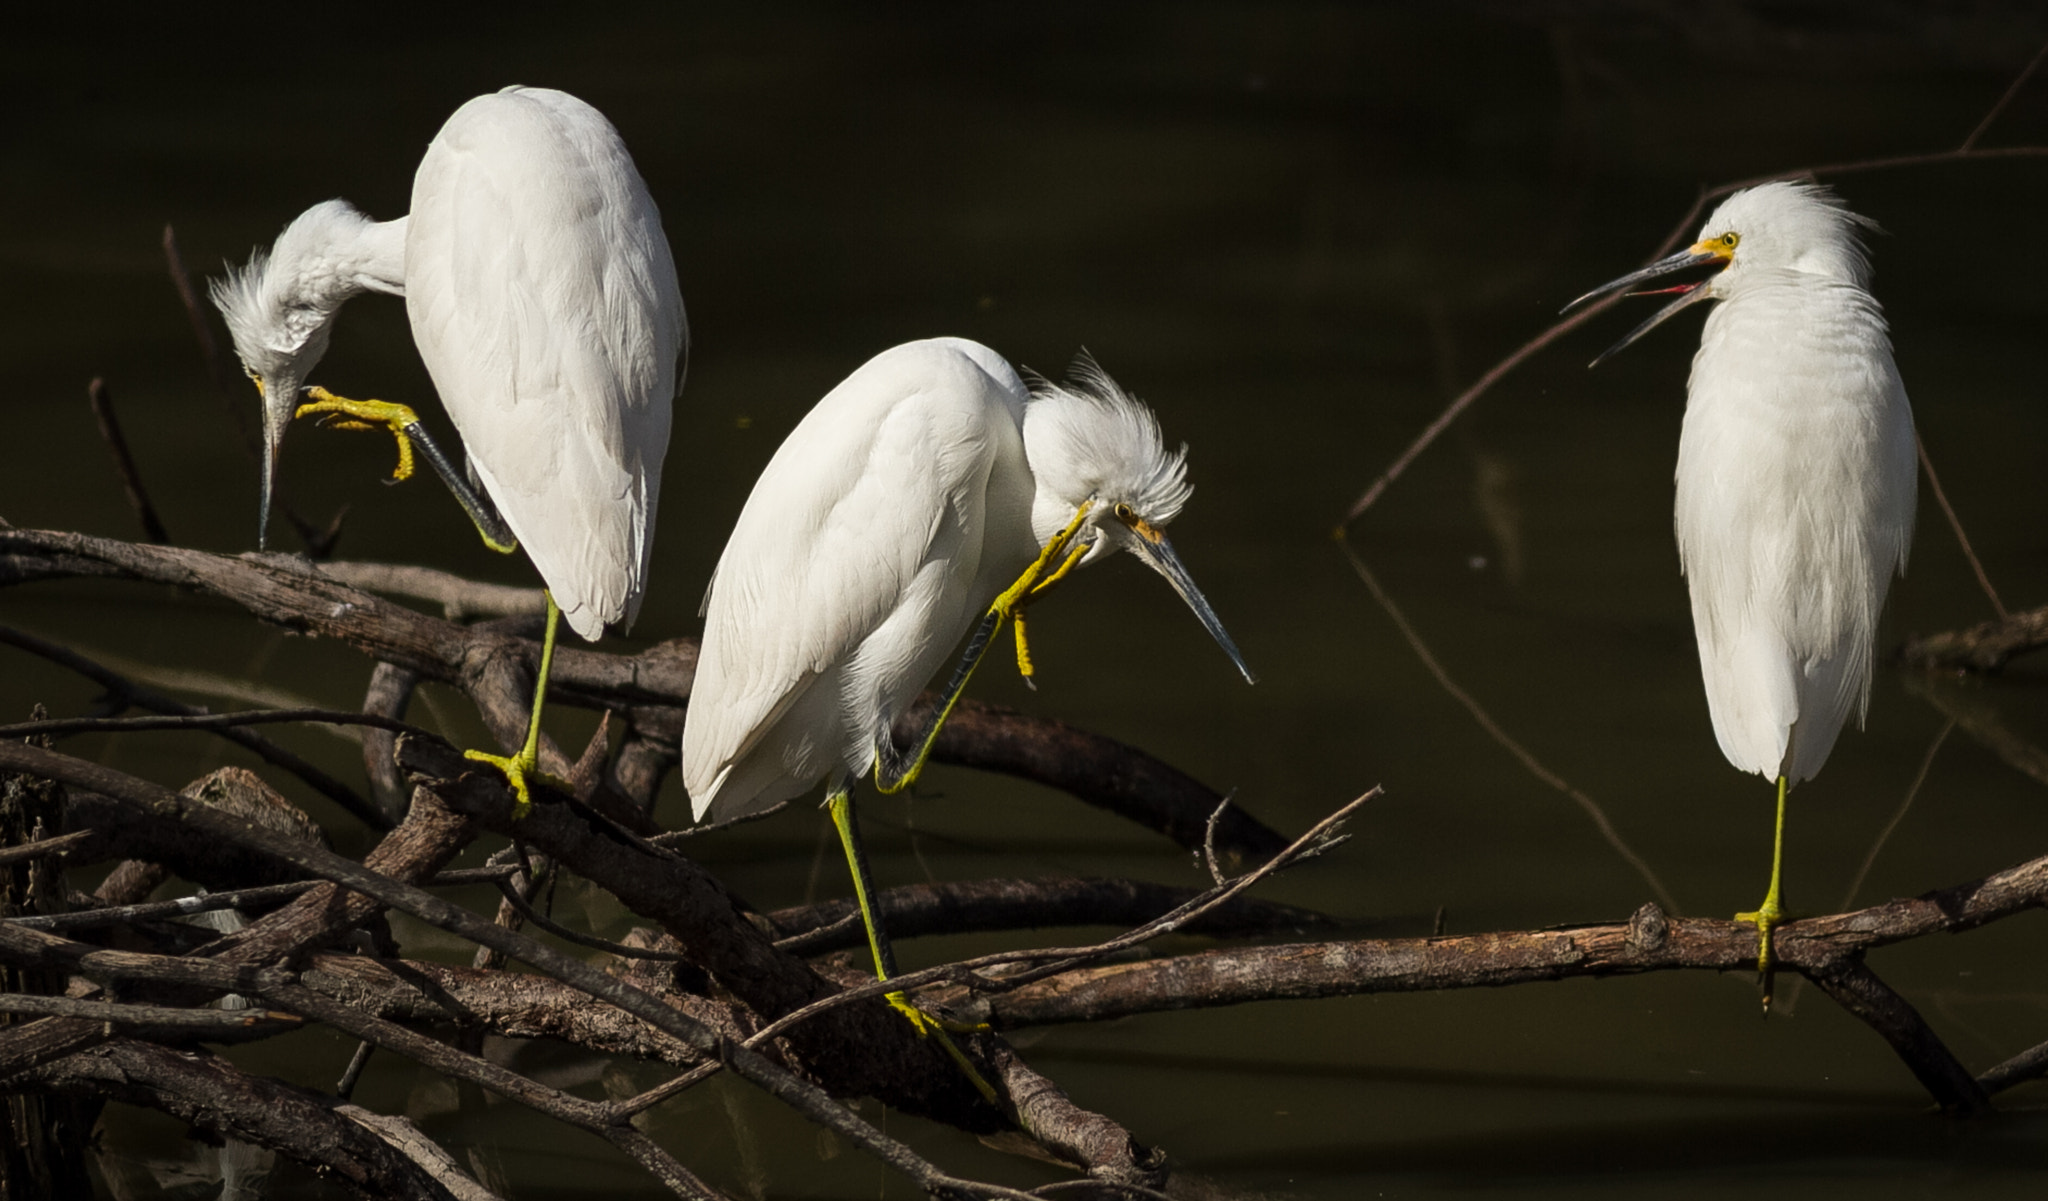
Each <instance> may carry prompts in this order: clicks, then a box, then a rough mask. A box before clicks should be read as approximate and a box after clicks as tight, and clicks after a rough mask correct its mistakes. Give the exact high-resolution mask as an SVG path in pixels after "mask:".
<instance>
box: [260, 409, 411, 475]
mask: <svg viewBox="0 0 2048 1201" xmlns="http://www.w3.org/2000/svg"><path fill="white" fill-rule="evenodd" d="M306 395H307V396H309V397H311V398H312V399H311V401H310V402H308V403H306V404H302V405H300V406H299V407H298V409H297V411H295V412H294V413H293V414H292V415H293V416H294V417H311V416H313V415H315V414H322V415H323V417H322V423H323V424H325V425H328V426H331V427H333V428H334V429H343V430H375V429H388V430H390V431H391V436H392V437H394V438H396V439H398V466H397V467H396V468H394V469H393V470H392V472H391V481H392V482H393V483H396V482H398V481H400V480H407V479H411V478H412V472H413V463H412V439H411V438H409V437H407V436H406V433H405V431H406V428H407V427H408V426H415V425H418V424H419V422H420V419H419V414H417V413H415V412H413V411H412V408H411V407H410V406H408V405H402V404H393V403H391V402H390V401H386V400H350V399H349V398H348V397H346V396H336V395H335V394H334V393H332V392H329V391H328V390H327V389H325V388H322V387H318V386H315V387H311V388H308V389H306Z"/></svg>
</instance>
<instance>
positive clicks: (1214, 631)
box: [1023, 350, 1254, 681]
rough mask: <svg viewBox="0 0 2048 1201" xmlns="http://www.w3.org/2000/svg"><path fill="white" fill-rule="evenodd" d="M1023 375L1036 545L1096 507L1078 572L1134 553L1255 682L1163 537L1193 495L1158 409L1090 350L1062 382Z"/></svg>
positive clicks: (1182, 458)
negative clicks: (1119, 379) (1119, 381)
mask: <svg viewBox="0 0 2048 1201" xmlns="http://www.w3.org/2000/svg"><path fill="white" fill-rule="evenodd" d="M1023 374H1024V379H1025V382H1027V383H1028V384H1029V385H1030V386H1031V401H1030V403H1029V404H1028V405H1026V406H1025V409H1024V457H1025V459H1026V460H1027V461H1028V462H1029V463H1030V465H1031V475H1032V479H1033V481H1034V483H1035V485H1036V493H1035V497H1034V499H1033V502H1032V513H1031V524H1032V532H1033V533H1034V535H1036V537H1037V538H1038V541H1039V543H1040V544H1041V545H1043V544H1044V543H1046V542H1048V541H1049V540H1051V539H1052V538H1053V537H1054V536H1055V535H1057V534H1058V533H1059V532H1060V531H1061V530H1062V529H1064V528H1065V527H1066V526H1067V524H1068V523H1069V522H1070V521H1072V520H1073V519H1074V514H1075V512H1076V511H1077V510H1079V509H1080V508H1081V507H1082V506H1083V505H1087V506H1089V508H1088V512H1087V514H1086V515H1085V517H1084V519H1083V525H1082V527H1081V529H1080V531H1079V532H1078V533H1077V534H1076V535H1075V537H1076V539H1077V541H1079V542H1081V543H1084V544H1086V545H1087V546H1088V551H1087V553H1086V554H1085V555H1084V556H1083V557H1082V559H1081V564H1082V565H1086V564H1088V563H1092V562H1094V561H1095V560H1097V559H1100V558H1103V557H1105V556H1107V555H1110V554H1114V553H1115V552H1116V551H1118V550H1129V551H1130V552H1131V553H1132V554H1133V555H1135V556H1137V557H1138V558H1139V559H1140V560H1142V561H1143V562H1144V563H1145V565H1146V566H1147V567H1150V568H1151V569H1152V570H1154V571H1156V572H1158V573H1159V574H1160V575H1161V576H1163V577H1165V579H1166V582H1167V583H1169V584H1171V585H1172V586H1173V590H1174V591H1175V592H1178V593H1179V594H1180V597H1181V599H1182V600H1184V601H1186V602H1187V605H1188V607H1189V608H1190V609H1193V610H1194V612H1195V616H1196V618H1198V619H1199V620H1200V621H1201V623H1202V627H1203V628H1204V629H1206V630H1208V631H1209V635H1210V637H1212V638H1214V639H1215V640H1216V642H1217V644H1218V645H1219V646H1221V647H1222V648H1223V650H1224V653H1225V654H1227V655H1229V656H1230V661H1231V662H1232V663H1234V664H1236V665H1237V669H1238V670H1239V671H1240V672H1242V673H1243V674H1244V678H1245V679H1246V680H1247V681H1250V680H1252V679H1253V678H1254V677H1253V676H1252V673H1251V669H1250V668H1248V667H1246V666H1245V663H1244V656H1243V655H1242V654H1240V653H1239V652H1238V649H1237V644H1236V643H1234V642H1232V641H1231V639H1230V635H1229V634H1228V633H1226V632H1224V629H1223V623H1222V621H1221V620H1219V619H1218V618H1217V616H1216V612H1215V610H1214V609H1212V608H1210V607H1209V602H1208V600H1207V599H1205V598H1204V597H1203V596H1202V592H1201V590H1200V589H1199V588H1197V587H1195V581H1194V578H1193V577H1192V576H1190V575H1189V574H1188V570H1187V568H1186V567H1184V566H1182V565H1181V561H1180V556H1179V555H1177V554H1175V553H1174V549H1173V544H1172V543H1171V542H1169V541H1167V538H1166V525H1167V523H1168V522H1170V521H1172V520H1173V519H1174V518H1175V517H1178V516H1179V515H1180V511H1181V508H1182V507H1183V506H1185V505H1186V504H1187V502H1188V496H1189V495H1190V494H1191V493H1193V491H1194V485H1192V484H1190V483H1188V478H1187V446H1186V445H1185V444H1183V445H1181V446H1180V447H1179V448H1178V449H1176V450H1173V451H1168V450H1167V449H1166V444H1165V443H1164V442H1163V441H1162V440H1161V438H1160V435H1159V419H1158V418H1156V417H1154V416H1153V415H1152V410H1151V409H1149V408H1147V407H1145V405H1144V404H1143V403H1142V402H1141V401H1139V400H1138V399H1137V398H1136V397H1134V396H1132V395H1130V394H1129V393H1127V392H1125V391H1124V390H1123V389H1122V388H1121V387H1118V386H1117V383H1116V381H1115V380H1113V379H1111V378H1110V377H1109V373H1108V372H1106V371H1104V370H1103V369H1102V367H1101V366H1100V365H1099V364H1097V363H1096V361H1095V359H1094V357H1093V356H1092V355H1090V354H1089V353H1088V352H1087V351H1086V350H1083V351H1082V352H1081V353H1079V354H1078V355H1076V356H1074V361H1073V363H1072V364H1071V365H1069V366H1068V368H1067V378H1066V381H1065V382H1064V383H1058V384H1055V383H1053V382H1051V381H1050V380H1047V379H1046V378H1044V377H1043V376H1040V375H1037V374H1036V373H1033V372H1030V371H1026V372H1024V373H1023Z"/></svg>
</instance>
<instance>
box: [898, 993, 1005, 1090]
mask: <svg viewBox="0 0 2048 1201" xmlns="http://www.w3.org/2000/svg"><path fill="white" fill-rule="evenodd" d="M884 998H885V999H886V1000H887V1001H888V1002H889V1007H890V1008H891V1009H894V1010H895V1011H896V1012H898V1013H900V1014H902V1015H903V1016H904V1017H905V1018H908V1019H909V1020H910V1025H911V1028H912V1029H914V1030H916V1031H917V1036H918V1037H919V1038H936V1039H938V1040H939V1046H940V1047H941V1048H942V1049H944V1051H945V1052H946V1054H947V1055H948V1056H949V1057H950V1058H951V1059H952V1060H953V1062H954V1064H955V1065H957V1066H958V1067H959V1068H960V1071H961V1072H962V1073H964V1074H965V1075H966V1077H967V1080H968V1083H970V1084H972V1085H974V1090H975V1091H976V1092H978V1093H980V1094H981V1099H982V1100H984V1101H986V1102H988V1103H989V1104H991V1105H994V1104H996V1090H995V1088H994V1086H992V1085H991V1084H989V1082H988V1081H987V1080H986V1079H984V1078H983V1077H982V1074H981V1070H980V1069H979V1068H977V1067H975V1066H974V1061H973V1060H971V1059H969V1058H967V1053H966V1052H964V1051H962V1050H961V1049H960V1048H959V1047H958V1046H956V1045H955V1044H954V1042H953V1040H952V1039H951V1038H948V1037H947V1036H946V1031H948V1030H952V1031H953V1032H955V1033H957V1034H974V1033H978V1032H981V1031H985V1030H987V1029H988V1026H987V1025H986V1024H971V1023H968V1022H955V1021H949V1020H947V1019H945V1018H941V1017H935V1016H933V1015H931V1014H929V1013H926V1012H925V1011H924V1010H922V1009H919V1008H918V1007H917V1006H915V1005H912V1004H911V1003H910V998H909V997H907V996H905V995H903V994H902V993H900V992H892V993H886V994H884Z"/></svg>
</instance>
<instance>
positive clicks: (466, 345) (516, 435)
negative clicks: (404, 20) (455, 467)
mask: <svg viewBox="0 0 2048 1201" xmlns="http://www.w3.org/2000/svg"><path fill="white" fill-rule="evenodd" d="M406 291H407V310H408V312H409V313H410V315H411V318H412V329H413V338H414V340H415V341H416V342H417V343H418V344H419V348H420V355H421V357H422V358H423V359H424V360H425V361H426V365H427V370H428V372H429V373H430V374H431V375H432V376H433V379H434V386H435V388H436V390H437V391H438V392H439V393H440V395H441V402H442V404H443V405H444V406H445V407H446V409H447V410H448V415H449V417H450V419H452V420H453V421H454V423H455V426H456V429H457V430H459V431H460V432H461V434H462V441H463V445H464V447H465V448H466V449H467V451H468V452H469V457H470V462H471V465H472V466H473V468H474V470H475V472H476V474H477V476H478V478H479V479H480V480H481V481H482V483H483V486H484V489H485V490H486V491H487V492H488V493H489V494H490V497H491V499H492V501H493V502H495V503H496V504H497V506H498V509H499V511H500V512H501V513H503V514H504V517H505V520H506V522H507V523H508V524H509V525H510V526H511V527H512V531H513V533H514V534H516V535H517V536H518V538H519V542H520V545H521V546H522V547H524V549H525V550H526V553H527V555H528V556H529V557H530V558H531V559H532V560H533V563H534V566H535V567H536V568H537V569H538V570H539V571H540V574H541V578H542V579H543V580H545V581H546V582H547V585H548V588H549V589H550V590H551V591H552V592H553V593H554V596H555V600H556V602H557V603H558V604H560V605H561V608H562V613H563V616H564V617H565V618H566V619H567V620H568V622H569V624H570V626H571V627H572V628H574V629H575V630H576V632H577V633H579V634H581V635H583V636H584V637H585V638H591V639H594V638H596V637H598V636H599V635H600V634H601V633H602V632H603V628H604V626H605V625H607V624H616V625H619V626H622V627H623V626H628V625H630V624H631V623H632V621H633V618H634V616H635V614H636V613H637V612H638V610H639V605H640V599H641V596H642V594H643V593H644V591H645V589H646V583H647V566H648V558H649V554H650V551H651V549H652V545H653V537H654V518H655V510H656V507H657V505H658V503H659V499H660V489H661V465H662V459H663V456H664V455H665V454H666V452H667V449H668V436H669V422H670V405H671V401H672V399H673V397H674V395H675V392H676V389H677V387H678V384H679V382H680V378H681V374H680V370H681V369H680V363H679V360H680V358H681V357H682V356H683V355H684V354H685V352H686V351H687V347H688V329H687V325H686V323H685V319H684V315H683V303H682V295H681V291H680V289H679V287H678V285H677V282H676V273H675V263H674V261H673V259H672V258H671V257H670V254H669V248H668V241H667V239H666V238H665V237H664V236H663V234H662V229H661V218H660V214H659V212H658V211H657V210H656V208H655V205H654V201H653V200H652V199H651V198H650V197H649V196H648V194H647V188H646V185H645V184H644V183H643V182H642V181H641V179H640V176H639V173H638V172H637V171H636V170H635V169H634V166H633V161H632V158H631V157H630V156H629V155H628V154H627V153H626V149H625V146H624V144H623V143H622V142H621V141H620V140H619V136H618V133H617V131H615V130H614V129H613V128H612V127H611V124H610V123H609V122H607V121H606V120H605V119H604V117H603V115H602V114H600V113H598V112H597V110H595V109H593V108H591V107H590V106H589V105H587V104H584V103H583V102H582V101H580V100H577V99H575V98H574V97H572V96H568V95H565V94H563V93H560V92H552V91H547V90H543V89H532V88H508V89H506V90H505V91H503V92H499V93H496V94H494V95H490V96H482V97H478V98H477V99H475V100H472V101H470V102H469V103H468V104H465V105H463V106H462V108H461V109H459V110H458V111H457V112H456V113H455V115H454V116H452V117H450V118H449V119H448V123H447V124H446V125H445V126H443V127H442V129H441V132H440V134H439V135H438V136H436V138H435V139H434V142H433V144H432V145H431V146H430V147H429V148H428V150H427V154H426V157H425V158H424V159H423V160H422V161H421V163H420V168H419V173H418V175H417V176H416V177H415V179H414V183H413V207H412V214H411V224H410V229H409V230H408V233H407V240H406Z"/></svg>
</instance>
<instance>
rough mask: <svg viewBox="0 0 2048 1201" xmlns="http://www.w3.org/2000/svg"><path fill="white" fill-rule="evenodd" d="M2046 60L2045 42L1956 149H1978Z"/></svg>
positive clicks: (2047, 51) (2047, 47)
mask: <svg viewBox="0 0 2048 1201" xmlns="http://www.w3.org/2000/svg"><path fill="white" fill-rule="evenodd" d="M2044 58H2048V42H2044V43H2043V44H2042V46H2041V48H2040V49H2039V50H2036V51H2034V57H2033V59H2032V60H2031V61H2029V62H2028V63H2027V65H2026V67H2025V69H2023V70H2022V71H2021V72H2020V73H2019V76H2018V77H2017V78H2015V79H2014V80H2013V81H2012V84H2011V85H2010V86H2009V87H2007V88H2006V89H2005V94H2004V95H2003V96H2000V97H1999V98H1998V103H1996V104H1994V105H1992V106H1991V111H1990V112H1988V113H1985V114H1984V119H1983V120H1982V121H1979V122H1977V128H1975V129H1973V130H1971V131H1970V136H1969V137H1967V138H1964V139H1963V144H1962V145H1961V146H1958V147H1957V148H1956V149H1958V150H1961V151H1964V152H1965V153H1967V152H1969V151H1971V150H1974V149H1975V148H1976V146H1977V139H1978V138H1981V137H1983V136H1984V131H1985V130H1987V129H1990V128H1991V123H1992V122H1993V121H1996V120H1998V116H1999V114H2000V113H2003V112H2004V111H2005V108H2006V106H2007V105H2009V104H2011V103H2012V102H2013V97H2015V96H2018V95H2019V94H2020V89H2021V88H2023V87H2025V86H2027V81H2028V80H2029V79H2032V78H2033V77H2034V72H2036V71H2038V70H2040V69H2041V60H2042V59H2044Z"/></svg>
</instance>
